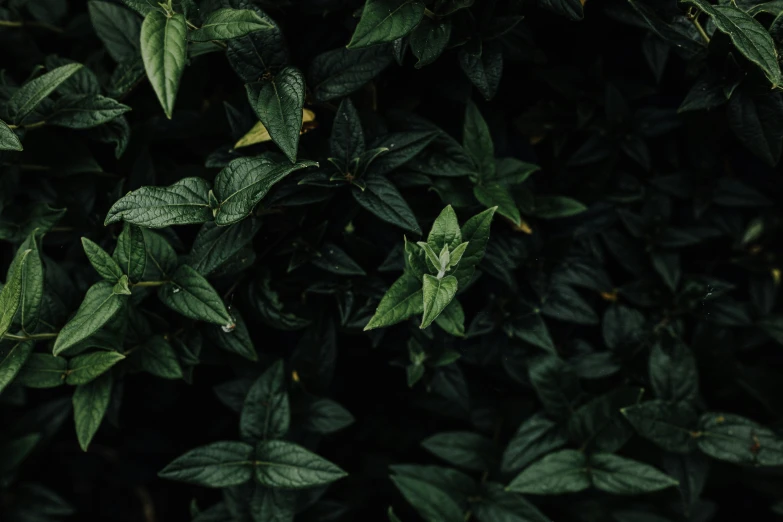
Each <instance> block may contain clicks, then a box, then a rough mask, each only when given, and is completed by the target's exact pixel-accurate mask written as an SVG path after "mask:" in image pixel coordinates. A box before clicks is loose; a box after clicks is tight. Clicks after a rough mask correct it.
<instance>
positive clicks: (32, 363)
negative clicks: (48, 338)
mask: <svg viewBox="0 0 783 522" xmlns="http://www.w3.org/2000/svg"><path fill="white" fill-rule="evenodd" d="M67 370H68V361H66V360H65V359H63V358H62V357H55V356H53V355H50V354H48V353H34V354H32V355H30V356H29V357H28V358H27V361H26V362H25V363H24V366H23V367H22V371H20V372H19V374H18V375H17V376H16V381H15V382H16V383H17V384H21V385H22V386H26V387H28V388H56V387H57V386H60V385H62V384H64V383H65V378H66V372H67Z"/></svg>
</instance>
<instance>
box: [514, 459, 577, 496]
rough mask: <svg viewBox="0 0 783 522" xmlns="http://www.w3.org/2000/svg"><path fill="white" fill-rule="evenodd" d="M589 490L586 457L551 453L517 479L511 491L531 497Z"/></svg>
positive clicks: (526, 469) (525, 470)
mask: <svg viewBox="0 0 783 522" xmlns="http://www.w3.org/2000/svg"><path fill="white" fill-rule="evenodd" d="M589 487H590V475H589V473H588V465H587V458H586V456H585V454H584V453H582V452H580V451H577V450H572V449H566V450H560V451H558V452H556V453H550V454H549V455H547V456H546V457H544V458H543V459H541V460H539V461H536V462H534V463H533V464H531V465H530V466H528V467H527V468H525V469H524V471H522V473H520V474H519V475H517V476H516V478H514V480H512V481H511V483H510V484H509V485H508V487H507V488H506V489H507V490H508V491H514V492H517V493H527V494H530V495H561V494H563V493H576V492H578V491H583V490H585V489H587V488H589Z"/></svg>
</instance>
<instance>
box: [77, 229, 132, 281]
mask: <svg viewBox="0 0 783 522" xmlns="http://www.w3.org/2000/svg"><path fill="white" fill-rule="evenodd" d="M82 247H83V248H84V253H85V254H87V259H88V260H89V261H90V264H91V265H92V267H93V268H94V269H95V271H96V272H98V275H99V276H101V277H102V278H103V279H105V280H107V281H111V282H116V281H117V280H118V279H119V278H120V277H122V269H121V268H120V265H118V264H117V261H115V260H114V259H112V257H111V256H110V255H109V254H108V252H106V251H105V250H104V249H102V248H101V247H100V246H98V245H97V244H96V243H94V242H92V241H90V240H89V239H87V238H86V237H83V238H82Z"/></svg>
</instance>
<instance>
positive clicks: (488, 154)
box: [462, 101, 495, 206]
mask: <svg viewBox="0 0 783 522" xmlns="http://www.w3.org/2000/svg"><path fill="white" fill-rule="evenodd" d="M462 146H463V148H464V149H465V151H466V152H467V153H468V155H469V156H470V157H471V159H472V160H473V163H474V164H475V165H476V168H477V169H478V172H479V180H480V181H481V180H491V179H494V177H495V145H494V144H493V142H492V135H491V134H490V133H489V127H488V126H487V122H486V121H484V118H483V117H482V116H481V113H480V112H479V110H478V107H476V105H475V104H474V103H473V102H472V101H468V104H467V105H466V107H465V123H464V124H463V127H462ZM490 206H491V205H490Z"/></svg>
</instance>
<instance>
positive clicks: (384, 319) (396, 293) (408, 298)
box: [364, 272, 424, 331]
mask: <svg viewBox="0 0 783 522" xmlns="http://www.w3.org/2000/svg"><path fill="white" fill-rule="evenodd" d="M422 296H423V292H422V283H421V279H418V278H416V277H413V276H411V275H410V274H408V273H407V272H406V273H404V274H403V275H402V276H401V277H400V278H399V279H397V280H396V281H395V282H394V283H393V284H392V285H391V287H390V288H389V289H388V290H387V291H386V294H384V296H383V298H382V299H381V302H380V303H379V304H378V308H377V309H376V310H375V314H374V315H373V316H372V318H371V319H370V322H368V323H367V326H365V327H364V330H365V331H367V330H372V329H374V328H380V327H383V326H391V325H393V324H397V323H399V322H401V321H404V320H405V319H407V318H409V317H410V316H412V315H415V314H420V313H422V311H423V310H424V306H423V298H422Z"/></svg>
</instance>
